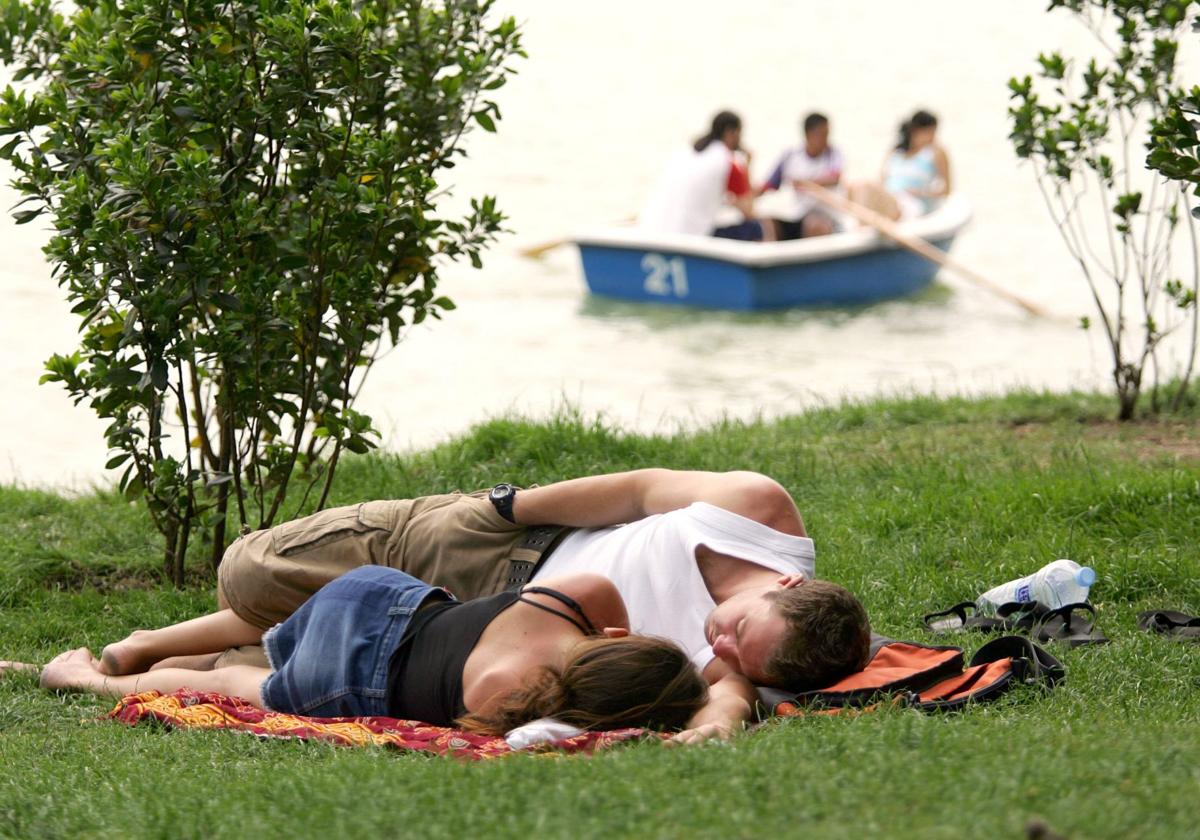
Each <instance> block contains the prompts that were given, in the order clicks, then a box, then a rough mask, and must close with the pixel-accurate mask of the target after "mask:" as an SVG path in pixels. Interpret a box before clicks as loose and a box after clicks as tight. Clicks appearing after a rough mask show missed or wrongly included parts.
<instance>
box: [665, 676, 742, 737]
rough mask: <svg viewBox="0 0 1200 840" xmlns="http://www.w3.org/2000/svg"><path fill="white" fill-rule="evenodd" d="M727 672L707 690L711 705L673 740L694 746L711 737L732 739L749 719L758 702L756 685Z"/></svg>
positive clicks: (693, 718) (707, 704) (708, 704)
mask: <svg viewBox="0 0 1200 840" xmlns="http://www.w3.org/2000/svg"><path fill="white" fill-rule="evenodd" d="M707 670H708V669H705V671H706V672H707ZM724 672H725V673H724V676H722V677H721V678H720V679H718V680H717V681H716V682H714V683H713V684H712V685H710V686H709V687H708V703H706V704H705V706H704V708H702V709H701V710H700V711H698V712H696V714H695V715H693V716H692V719H691V720H690V721H688V728H687V729H685V730H683V731H682V732H680V733H679V734H678V735H676V736H675V737H674V738H672V739H671V740H672V741H675V742H677V743H680V744H695V743H699V742H700V741H707V740H709V739H710V738H720V739H725V738H729V737H730V736H732V735H733V734H734V733H735V732H739V731H741V729H742V728H743V726H745V724H746V723H747V722H748V721H749V720H750V717H751V715H752V714H753V712H754V704H755V702H756V701H757V699H758V696H757V692H755V690H754V686H753V685H751V684H750V681H749V680H747V679H746V678H745V677H743V676H742V675H741V674H737V673H734V672H733V671H730V670H729V669H728V668H725V669H724Z"/></svg>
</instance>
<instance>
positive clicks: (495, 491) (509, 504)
mask: <svg viewBox="0 0 1200 840" xmlns="http://www.w3.org/2000/svg"><path fill="white" fill-rule="evenodd" d="M516 498H517V488H516V487H513V486H512V485H511V484H497V485H496V486H495V487H493V488H492V492H490V493H488V501H490V502H491V503H492V507H494V508H495V509H496V513H498V514H500V515H501V516H503V517H504V518H505V519H507V520H508V521H509V522H511V523H513V524H514V525H516V524H517V520H515V519H513V500H514V499H516Z"/></svg>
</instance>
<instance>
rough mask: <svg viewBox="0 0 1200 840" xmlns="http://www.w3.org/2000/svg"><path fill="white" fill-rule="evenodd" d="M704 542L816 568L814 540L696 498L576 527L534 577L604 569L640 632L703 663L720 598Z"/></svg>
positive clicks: (783, 570) (790, 568)
mask: <svg viewBox="0 0 1200 840" xmlns="http://www.w3.org/2000/svg"><path fill="white" fill-rule="evenodd" d="M701 545H704V546H707V547H708V548H709V549H711V550H712V551H715V552H717V553H718V554H727V555H729V556H731V557H737V558H738V559H740V560H746V561H748V562H751V563H755V564H757V565H759V566H763V567H764V568H767V569H770V570H772V571H775V572H779V574H781V575H791V574H803V575H804V576H805V577H808V578H812V577H813V574H814V560H815V558H816V553H815V551H814V550H813V542H812V540H810V539H808V538H807V537H794V536H791V535H789V534H784V533H781V532H779V531H776V530H774V529H773V528H768V527H767V526H766V525H763V524H761V523H759V522H755V521H754V520H753V519H747V518H746V517H744V516H739V515H737V514H736V513H730V512H729V511H727V510H725V509H723V508H719V507H716V506H715V505H710V504H706V503H705V502H695V503H694V504H692V505H691V506H690V507H686V508H682V509H680V510H673V511H671V512H670V513H664V514H659V515H656V516H647V517H646V518H645V519H640V520H638V521H637V522H631V523H629V524H628V525H617V526H614V527H611V528H584V529H581V530H578V531H574V532H572V533H571V534H568V535H567V536H566V538H564V539H563V541H562V543H561V544H560V545H559V546H558V548H556V549H555V550H554V551H553V553H551V555H550V557H549V558H547V560H546V562H545V563H543V564H542V566H541V567H540V568H539V569H538V570H537V574H535V575H534V580H545V579H547V578H551V577H557V576H560V575H569V574H578V573H581V572H591V573H593V574H600V575H603V576H604V577H606V578H608V579H609V580H611V581H612V582H613V583H614V584H616V586H617V590H618V591H619V592H620V593H621V597H622V598H624V599H625V606H626V608H627V609H628V610H629V623H630V626H631V628H632V630H633V632H635V633H646V634H649V635H652V636H662V637H664V638H667V639H670V640H671V641H673V642H675V643H676V644H678V645H679V646H680V647H682V648H683V649H684V650H685V651H687V654H688V656H689V657H690V658H691V660H692V661H693V662H694V663H696V667H697V668H700V669H701V670H703V669H704V667H705V666H707V665H708V663H709V662H711V661H712V659H713V651H712V647H711V646H710V645H709V644H708V641H707V640H706V639H705V638H704V620H705V619H706V618H708V614H709V613H710V612H712V610H713V609H714V608H715V607H716V603H715V602H714V601H713V598H712V595H710V594H709V592H708V588H707V587H706V586H705V585H704V578H703V577H702V576H701V575H700V568H699V566H698V565H697V564H696V549H697V547H699V546H701Z"/></svg>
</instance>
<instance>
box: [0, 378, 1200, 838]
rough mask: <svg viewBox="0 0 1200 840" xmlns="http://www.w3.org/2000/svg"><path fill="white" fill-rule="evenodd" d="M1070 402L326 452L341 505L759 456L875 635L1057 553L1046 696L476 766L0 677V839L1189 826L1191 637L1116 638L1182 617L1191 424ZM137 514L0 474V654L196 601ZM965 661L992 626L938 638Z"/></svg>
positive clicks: (1099, 401) (748, 462) (1198, 780)
mask: <svg viewBox="0 0 1200 840" xmlns="http://www.w3.org/2000/svg"><path fill="white" fill-rule="evenodd" d="M1110 411H1111V405H1110V401H1109V400H1108V399H1107V398H1100V397H1094V396H1086V395H1073V396H1066V397H1056V396H1045V395H1035V394H1018V395H1013V396H1009V397H1005V398H1002V399H994V400H983V401H965V400H948V401H937V400H929V399H917V400H907V401H892V402H878V403H870V404H864V405H855V406H849V407H842V408H836V409H829V410H823V411H816V412H812V413H808V414H805V415H802V416H798V417H793V418H788V419H785V420H781V421H778V422H772V423H762V424H749V425H745V424H738V423H728V424H723V425H719V426H717V427H714V428H712V429H710V430H708V431H705V432H702V433H699V434H694V435H688V436H678V437H671V438H667V437H640V436H630V435H622V434H617V433H614V432H612V431H610V430H608V429H606V428H605V427H604V426H603V425H601V424H598V423H591V422H586V421H582V420H580V419H579V418H573V417H569V416H567V417H563V418H560V419H558V420H555V421H550V422H547V423H544V424H528V423H522V422H515V421H508V420H497V421H495V422H492V423H489V424H487V425H485V426H482V427H480V428H478V429H476V430H475V431H474V432H473V433H472V434H470V435H468V436H466V437H464V438H462V439H459V440H456V441H454V442H453V443H451V444H447V445H445V446H442V447H439V448H438V449H436V450H433V451H431V452H428V453H424V454H420V455H415V456H410V457H403V458H397V457H390V456H372V457H368V458H361V459H357V460H354V461H351V462H349V463H347V464H346V465H345V466H344V467H343V468H342V471H341V472H340V474H339V479H338V483H337V487H336V493H335V498H334V499H333V503H334V504H340V503H346V502H350V501H357V500H362V499H366V498H382V497H388V496H392V497H404V496H411V495H419V494H422V493H427V492H437V491H442V490H445V489H448V488H454V487H459V488H464V489H467V488H472V489H473V488H476V487H482V486H488V485H491V484H494V483H496V482H497V481H501V480H511V481H515V482H518V483H532V482H537V483H547V482H550V481H553V480H556V479H559V478H564V477H570V476H575V475H581V474H586V473H593V472H607V471H614V470H622V469H630V468H635V467H642V466H649V465H661V466H669V467H677V468H692V469H716V470H724V469H755V470H760V471H762V472H765V473H768V474H770V475H772V476H774V477H775V478H777V479H779V480H780V481H781V482H782V483H783V484H784V485H785V486H786V487H787V488H788V489H789V490H790V491H791V493H792V494H793V496H794V497H795V498H796V501H797V503H798V504H799V505H800V509H801V511H802V512H803V513H804V516H805V520H806V523H807V525H808V527H809V530H810V532H811V534H812V536H813V538H814V539H815V540H816V543H817V558H818V564H817V570H818V574H819V575H820V576H821V577H825V578H829V579H832V580H836V581H838V582H840V583H843V584H845V585H847V586H849V587H850V588H851V589H853V590H854V591H856V592H857V593H858V594H859V595H860V596H861V597H862V599H863V601H864V603H865V604H866V605H867V608H868V610H869V611H870V613H871V615H872V618H873V621H874V624H875V627H876V629H877V630H879V631H880V632H883V633H886V634H888V635H892V636H895V637H899V638H907V639H929V637H928V635H927V634H925V633H924V632H923V630H922V627H921V622H920V618H921V615H922V613H924V612H928V611H931V610H932V609H935V608H940V607H944V606H948V605H950V604H952V603H954V602H956V601H959V600H962V599H964V598H970V597H974V595H976V594H977V593H978V592H979V591H981V590H982V589H984V588H986V587H987V586H989V585H991V584H994V583H998V582H1001V581H1003V580H1007V579H1009V578H1012V577H1015V576H1017V575H1019V574H1025V573H1028V572H1030V571H1033V570H1034V569H1036V568H1037V567H1039V566H1041V565H1042V564H1043V563H1046V562H1048V561H1050V560H1053V559H1055V558H1057V557H1070V558H1073V559H1075V560H1077V561H1079V562H1081V563H1086V564H1089V565H1092V566H1093V567H1095V569H1096V570H1097V572H1098V573H1099V576H1100V580H1099V583H1098V584H1097V586H1096V587H1095V589H1094V590H1093V593H1092V599H1093V601H1094V602H1095V603H1096V605H1097V607H1098V610H1099V623H1100V625H1101V627H1102V628H1103V630H1104V631H1105V632H1106V633H1107V634H1108V635H1109V637H1110V638H1112V639H1113V643H1112V644H1110V645H1107V646H1104V647H1097V648H1091V649H1081V650H1075V651H1056V652H1057V653H1059V655H1060V656H1061V658H1062V659H1063V660H1064V661H1065V662H1066V664H1067V668H1068V673H1067V679H1066V681H1065V683H1063V684H1062V685H1061V686H1060V687H1059V688H1058V689H1056V690H1055V691H1054V692H1053V693H1052V694H1050V695H1048V696H1045V695H1041V694H1038V693H1036V692H1034V691H1033V690H1020V691H1017V692H1015V693H1014V694H1012V695H1010V696H1008V697H1006V698H1005V699H1003V700H1001V701H1000V702H998V703H995V704H992V705H985V706H979V707H976V708H971V709H968V710H966V711H965V712H963V713H960V714H954V715H943V716H926V715H922V714H919V713H915V712H910V711H902V710H888V711H885V712H881V713H878V714H871V715H864V716H860V717H856V718H844V719H831V718H823V719H800V720H789V721H779V722H774V723H771V724H769V725H767V726H765V727H763V728H762V729H760V730H759V731H756V732H754V733H751V734H749V735H746V736H743V737H740V738H738V739H736V740H735V741H734V742H732V743H730V744H725V745H719V744H718V745H710V746H703V747H696V748H690V749H676V750H667V749H663V748H661V747H659V746H658V745H655V744H644V745H635V746H629V747H625V748H621V749H618V750H615V751H613V752H611V753H607V754H604V755H599V756H596V757H593V758H578V757H572V758H561V757H559V758H553V757H550V758H547V757H529V756H517V757H513V758H509V759H503V760H499V761H492V762H483V763H479V764H471V765H468V764H462V763H458V762H455V761H452V760H443V759H431V758H428V757H423V756H412V755H400V754H396V753H392V752H388V751H385V750H350V749H339V748H334V747H329V746H325V745H321V744H300V743H287V742H259V741H256V740H254V739H252V738H249V737H244V736H238V735H234V734H230V733H190V732H168V731H165V730H162V729H160V728H156V727H150V726H144V727H139V728H127V727H125V726H122V725H119V724H114V723H108V722H97V718H99V717H100V716H101V715H102V714H103V713H104V712H106V711H107V710H108V709H109V708H111V706H112V703H111V702H109V701H107V700H99V699H95V698H91V697H82V696H62V697H59V696H55V695H52V694H49V693H43V692H41V691H39V690H38V689H37V688H36V685H35V681H34V680H33V679H32V678H30V677H28V676H26V675H16V676H10V677H8V678H6V679H3V680H0V768H2V769H0V836H4V837H9V836H11V837H21V838H27V837H168V836H170V837H210V836H245V837H267V838H270V837H292V838H294V837H308V836H326V835H332V834H334V833H335V832H336V834H337V835H339V836H342V837H355V836H380V835H392V836H410V835H411V836H443V835H454V836H468V835H470V834H478V835H521V836H525V837H534V836H570V837H687V836H711V837H763V836H772V835H774V836H788V837H803V836H812V837H873V836H889V837H892V836H896V837H921V838H938V837H946V838H950V837H954V838H957V837H962V836H969V837H1020V836H1023V835H1022V831H1023V826H1024V825H1025V823H1026V822H1027V821H1028V820H1029V819H1030V818H1031V817H1034V816H1037V817H1041V818H1044V819H1045V820H1046V821H1047V822H1048V823H1049V824H1050V825H1051V826H1053V827H1054V829H1055V830H1057V831H1059V832H1062V833H1065V834H1067V835H1069V836H1071V837H1152V836H1153V837H1186V836H1196V834H1197V832H1198V831H1200V828H1198V827H1197V815H1198V814H1200V810H1198V808H1197V802H1200V762H1198V761H1197V756H1200V646H1195V647H1184V646H1181V645H1176V644H1172V643H1169V642H1166V641H1164V640H1162V639H1158V638H1152V637H1150V636H1148V635H1146V634H1143V633H1140V632H1138V631H1137V630H1136V627H1135V624H1134V616H1135V615H1136V613H1137V612H1138V611H1139V610H1142V609H1146V608H1149V607H1172V608H1175V609H1182V610H1185V611H1187V612H1191V613H1197V612H1200V429H1198V428H1197V426H1196V423H1195V419H1196V414H1195V411H1194V409H1193V410H1189V412H1188V413H1185V414H1183V415H1176V416H1172V417H1170V418H1167V419H1164V420H1159V421H1154V422H1144V423H1140V424H1136V425H1127V426H1117V425H1115V424H1112V423H1110V422H1108V421H1107V419H1106V418H1107V416H1108V414H1109V413H1110ZM157 545H158V544H157V541H156V539H155V537H154V534H153V532H152V530H151V529H150V528H149V527H148V525H147V523H146V522H145V521H144V517H143V514H142V512H141V511H140V510H138V509H137V508H136V507H134V506H131V505H130V504H129V503H127V502H125V501H123V500H121V499H119V498H118V497H116V496H114V495H112V494H107V493H100V494H94V495H88V496H84V497H78V498H69V499H68V498H63V497H60V496H56V495H53V494H47V493H41V492H34V491H29V490H24V489H18V488H0V658H25V659H33V660H44V659H45V658H47V657H49V656H50V655H52V654H54V653H57V652H58V651H60V650H62V649H64V648H66V647H68V646H77V645H80V644H87V645H89V646H92V647H93V649H97V648H99V647H100V646H102V645H103V644H104V643H106V642H107V641H110V640H112V639H115V638H117V637H119V636H122V635H124V634H125V633H127V632H128V631H130V630H132V629H134V628H136V627H140V626H151V625H161V624H164V623H168V622H171V621H176V620H180V619H183V618H187V617H190V616H193V615H196V614H198V613H200V612H202V611H206V610H208V609H211V608H212V607H213V605H214V600H213V597H212V594H211V586H210V585H208V584H207V583H206V581H205V572H204V570H203V562H204V561H203V547H202V546H200V547H198V548H197V552H196V558H195V565H196V576H197V585H196V586H195V588H193V589H191V590H188V591H183V592H180V591H176V590H174V589H171V588H168V587H163V586H160V585H159V584H158V582H157V581H158V578H157V574H158V571H157V570H158V567H159V563H160V559H159V550H158V547H157ZM957 638H958V640H959V642H960V643H961V644H962V645H963V646H964V647H966V648H967V649H968V653H970V651H971V650H973V649H974V648H976V647H978V646H979V645H981V644H982V643H983V641H985V640H986V638H987V637H982V636H980V637H971V638H963V637H957Z"/></svg>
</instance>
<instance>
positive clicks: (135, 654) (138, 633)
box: [99, 630, 158, 677]
mask: <svg viewBox="0 0 1200 840" xmlns="http://www.w3.org/2000/svg"><path fill="white" fill-rule="evenodd" d="M148 635H149V631H147V630H134V631H133V632H132V633H130V634H129V635H128V636H126V637H125V638H124V639H122V640H121V641H119V642H113V643H112V644H111V645H105V647H104V650H102V651H100V662H99V671H100V673H102V674H108V675H109V676H114V677H115V676H119V675H121V674H140V673H142V672H143V671H148V670H149V669H150V666H152V665H153V664H154V663H155V662H157V661H158V657H156V656H154V655H153V654H150V653H147V652H146V650H145V648H144V647H143V645H142V642H143V641H144V639H145V637H146V636H148Z"/></svg>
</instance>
